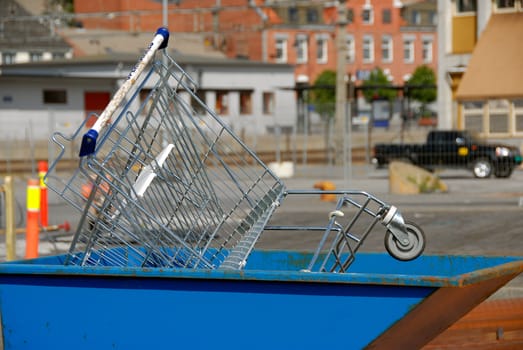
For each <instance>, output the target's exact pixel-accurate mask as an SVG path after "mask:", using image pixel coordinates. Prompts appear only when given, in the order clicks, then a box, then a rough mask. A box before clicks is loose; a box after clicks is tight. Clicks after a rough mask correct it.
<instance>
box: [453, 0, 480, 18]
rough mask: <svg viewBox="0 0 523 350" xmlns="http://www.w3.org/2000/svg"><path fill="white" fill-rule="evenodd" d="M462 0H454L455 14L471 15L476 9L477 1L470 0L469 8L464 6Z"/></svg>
mask: <svg viewBox="0 0 523 350" xmlns="http://www.w3.org/2000/svg"><path fill="white" fill-rule="evenodd" d="M463 1H465V0H456V1H455V12H456V14H457V15H471V14H474V13H476V12H477V11H478V3H477V1H476V0H472V1H471V2H470V5H469V6H470V8H467V7H465V4H463ZM460 5H461V6H460ZM464 7H465V8H464Z"/></svg>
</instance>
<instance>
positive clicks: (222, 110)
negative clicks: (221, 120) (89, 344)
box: [214, 91, 229, 115]
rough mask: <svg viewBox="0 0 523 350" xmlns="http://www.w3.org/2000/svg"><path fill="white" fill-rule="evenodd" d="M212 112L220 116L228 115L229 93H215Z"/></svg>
mask: <svg viewBox="0 0 523 350" xmlns="http://www.w3.org/2000/svg"><path fill="white" fill-rule="evenodd" d="M214 110H215V111H216V113H218V114H221V115H228V114H229V92H228V91H216V102H215V107H214Z"/></svg>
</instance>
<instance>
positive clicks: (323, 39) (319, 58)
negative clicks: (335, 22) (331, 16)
mask: <svg viewBox="0 0 523 350" xmlns="http://www.w3.org/2000/svg"><path fill="white" fill-rule="evenodd" d="M320 43H321V45H320ZM328 43H329V42H328V37H327V36H326V35H321V34H320V35H317V36H316V62H317V63H320V64H325V63H327V62H328V61H329V56H328V52H329V51H328V45H329V44H328ZM320 53H321V55H320Z"/></svg>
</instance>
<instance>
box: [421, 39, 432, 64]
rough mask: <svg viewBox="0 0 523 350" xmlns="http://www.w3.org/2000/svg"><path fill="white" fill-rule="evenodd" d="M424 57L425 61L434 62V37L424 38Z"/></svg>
mask: <svg viewBox="0 0 523 350" xmlns="http://www.w3.org/2000/svg"><path fill="white" fill-rule="evenodd" d="M422 46H423V47H422V53H421V54H422V58H423V62H424V63H431V62H432V39H423V42H422Z"/></svg>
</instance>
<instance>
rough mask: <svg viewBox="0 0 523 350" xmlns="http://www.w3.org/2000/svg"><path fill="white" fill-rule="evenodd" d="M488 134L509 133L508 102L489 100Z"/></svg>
mask: <svg viewBox="0 0 523 350" xmlns="http://www.w3.org/2000/svg"><path fill="white" fill-rule="evenodd" d="M488 108H489V111H488V114H489V132H490V133H507V132H509V123H508V120H509V101H508V100H489V101H488Z"/></svg>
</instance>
